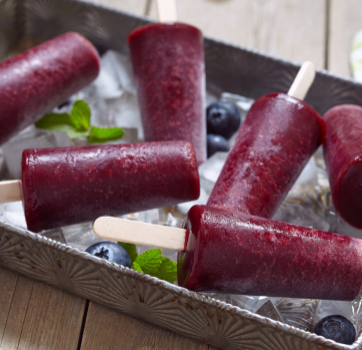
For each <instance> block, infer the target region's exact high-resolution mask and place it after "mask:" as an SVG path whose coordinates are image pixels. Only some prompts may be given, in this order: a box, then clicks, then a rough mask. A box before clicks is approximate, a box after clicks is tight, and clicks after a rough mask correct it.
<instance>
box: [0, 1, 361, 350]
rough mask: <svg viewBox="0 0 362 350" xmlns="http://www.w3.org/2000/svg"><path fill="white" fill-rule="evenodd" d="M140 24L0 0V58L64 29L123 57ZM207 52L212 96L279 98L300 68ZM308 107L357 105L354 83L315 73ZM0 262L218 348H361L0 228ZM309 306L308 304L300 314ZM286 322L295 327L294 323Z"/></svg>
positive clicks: (222, 47) (69, 5)
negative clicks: (276, 95)
mask: <svg viewBox="0 0 362 350" xmlns="http://www.w3.org/2000/svg"><path fill="white" fill-rule="evenodd" d="M146 23H148V20H147V19H146V18H142V17H137V16H133V15H130V14H126V13H123V12H119V11H114V10H111V9H107V8H105V7H101V6H96V5H92V4H89V3H87V2H85V1H81V0H0V59H4V58H6V57H7V56H8V55H9V54H11V53H12V52H14V51H15V50H17V51H21V50H23V49H24V48H26V47H28V46H29V45H33V44H34V43H39V42H42V41H44V40H47V39H49V38H51V37H53V36H55V35H58V34H61V33H63V32H65V31H70V30H73V31H78V32H80V33H82V34H83V35H85V36H87V37H88V38H89V39H90V40H91V41H92V42H93V43H94V44H95V45H96V46H97V48H98V49H99V50H100V51H101V52H102V51H105V50H106V49H113V50H118V51H120V52H127V45H126V38H127V35H128V33H129V32H130V31H131V30H132V29H134V28H136V27H138V26H140V25H143V24H146ZM45 28H46V30H45ZM205 53H206V72H207V83H208V86H209V87H210V88H213V89H216V90H218V91H228V92H232V93H238V94H241V95H244V96H250V97H252V98H257V97H258V96H260V95H263V94H265V93H268V92H273V91H287V90H288V87H289V85H290V83H291V81H292V80H293V78H294V76H295V75H296V73H297V70H298V68H299V66H298V65H297V64H295V63H292V62H289V61H285V60H282V59H278V58H274V57H270V56H268V55H264V54H261V53H258V52H256V51H253V50H249V49H245V48H240V47H236V46H232V45H229V44H226V43H223V42H220V41H216V40H213V39H210V38H206V39H205ZM307 102H309V103H310V104H312V105H313V106H314V107H315V108H316V109H317V110H318V111H319V112H320V113H323V112H324V111H325V110H327V109H328V108H330V107H331V106H333V105H336V104H340V103H356V104H359V105H362V85H361V84H358V83H356V82H354V81H352V80H349V79H346V78H342V77H338V76H334V75H332V74H329V73H327V72H325V71H319V72H318V74H317V79H316V81H315V83H314V84H313V86H312V89H311V90H310V93H309V94H308V96H307ZM312 197H313V196H312ZM313 198H314V201H315V205H316V206H318V205H320V204H321V203H322V204H323V198H324V197H323V195H322V196H320V197H318V196H317V197H315V196H314V197H313ZM0 263H1V264H2V265H4V266H6V267H8V268H10V269H12V270H15V271H17V272H19V273H22V274H24V275H27V276H29V277H32V278H35V279H38V280H40V281H43V282H45V283H48V284H51V285H54V286H58V287H60V288H62V289H65V290H68V291H69V292H72V293H75V294H78V295H80V296H83V297H85V298H89V299H90V300H93V301H96V302H98V303H100V304H103V305H106V306H109V307H111V308H114V309H117V310H119V311H121V312H125V313H127V314H129V315H133V316H136V317H139V318H141V319H144V320H146V321H149V322H151V323H154V324H157V325H159V326H162V327H165V328H167V329H170V330H173V331H175V332H178V333H180V334H183V335H185V336H188V337H191V338H194V339H197V340H199V341H202V342H206V343H209V344H212V345H214V346H216V347H219V348H223V349H249V350H251V349H253V350H254V349H255V350H256V349H265V350H267V349H268V350H284V349H285V350H291V349H295V350H302V349H303V350H305V349H309V350H314V349H340V350H342V349H345V350H347V349H362V344H361V343H362V337H361V336H360V337H359V338H358V340H357V341H356V342H355V343H354V345H353V346H344V345H341V344H337V343H335V342H333V341H330V340H326V339H324V338H322V337H319V336H316V335H315V334H312V333H309V332H307V331H304V330H302V329H301V328H296V327H293V326H290V325H287V324H283V323H280V322H277V321H274V320H271V319H269V318H266V317H263V316H260V315H256V314H253V313H251V312H248V311H246V310H243V309H240V308H238V307H236V306H232V305H230V304H226V303H223V302H221V301H218V300H215V299H212V298H209V297H206V296H203V295H200V294H197V293H193V292H190V291H187V290H185V289H183V288H180V287H178V286H175V285H172V284H169V283H167V282H163V281H160V280H158V279H156V278H153V277H150V276H147V275H144V274H140V273H138V272H136V271H133V270H130V269H128V268H124V267H121V266H118V265H115V264H112V263H109V262H107V261H104V260H101V259H98V258H96V257H93V256H90V255H88V254H86V253H84V252H80V251H79V250H77V249H73V248H71V247H69V246H66V245H64V244H61V243H59V242H56V241H54V240H51V239H48V238H46V237H43V236H40V235H37V234H33V233H31V232H28V231H24V230H20V229H17V228H15V227H12V226H10V225H7V224H4V223H1V222H0ZM280 303H281V304H282V301H280ZM279 307H280V309H281V310H282V312H283V311H284V312H283V316H284V317H285V318H286V319H288V310H290V309H291V308H293V307H294V306H293V305H291V304H288V302H286V303H285V304H283V305H279ZM313 307H314V306H313V304H310V305H307V312H308V310H309V309H311V308H313ZM288 321H289V323H290V324H293V322H295V323H294V324H296V325H298V326H299V327H302V326H301V325H299V324H298V321H296V320H293V319H292V318H289V319H288ZM305 328H308V326H307V325H306V326H305Z"/></svg>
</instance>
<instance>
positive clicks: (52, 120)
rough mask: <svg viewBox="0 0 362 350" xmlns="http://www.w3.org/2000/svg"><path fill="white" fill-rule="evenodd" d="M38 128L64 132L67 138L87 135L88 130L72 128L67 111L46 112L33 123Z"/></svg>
mask: <svg viewBox="0 0 362 350" xmlns="http://www.w3.org/2000/svg"><path fill="white" fill-rule="evenodd" d="M35 126H36V127H37V128H38V129H44V130H50V131H58V132H65V133H66V134H67V135H68V137H69V138H71V139H74V138H77V137H86V136H88V134H89V133H88V131H86V132H84V131H82V132H79V131H77V130H75V129H74V127H73V124H72V120H71V118H70V115H69V114H67V113H59V114H58V113H51V114H46V115H45V116H44V117H43V118H41V119H40V120H38V121H37V122H36V123H35Z"/></svg>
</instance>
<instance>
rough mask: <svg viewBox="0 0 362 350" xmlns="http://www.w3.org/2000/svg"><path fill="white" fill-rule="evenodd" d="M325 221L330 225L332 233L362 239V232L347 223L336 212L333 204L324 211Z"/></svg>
mask: <svg viewBox="0 0 362 350" xmlns="http://www.w3.org/2000/svg"><path fill="white" fill-rule="evenodd" d="M324 220H325V221H327V222H328V223H329V224H330V230H329V231H330V232H335V233H339V234H342V235H346V236H351V237H358V238H361V239H362V230H360V229H358V228H355V227H353V226H351V225H349V224H348V223H347V222H345V221H344V220H343V219H342V218H341V217H340V216H339V215H338V214H337V212H336V209H335V208H334V206H333V204H331V205H330V206H328V207H327V208H326V209H325V211H324Z"/></svg>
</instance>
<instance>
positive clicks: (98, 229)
mask: <svg viewBox="0 0 362 350" xmlns="http://www.w3.org/2000/svg"><path fill="white" fill-rule="evenodd" d="M109 219H110V217H108V216H100V217H99V218H98V219H96V221H94V224H93V231H94V233H95V234H96V236H97V237H100V238H103V237H104V235H103V234H102V233H103V232H104V229H105V227H106V226H107V223H108V222H109Z"/></svg>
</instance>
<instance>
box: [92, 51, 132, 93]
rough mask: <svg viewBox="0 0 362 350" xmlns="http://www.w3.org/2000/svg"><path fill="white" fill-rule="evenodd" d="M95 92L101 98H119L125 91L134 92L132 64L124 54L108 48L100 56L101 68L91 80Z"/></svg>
mask: <svg viewBox="0 0 362 350" xmlns="http://www.w3.org/2000/svg"><path fill="white" fill-rule="evenodd" d="M93 86H95V88H96V94H97V96H98V97H99V98H102V99H114V98H119V97H121V95H122V94H123V93H124V92H125V91H127V92H129V93H131V94H133V95H134V94H135V93H136V88H135V84H134V79H133V72H132V64H131V62H130V59H129V57H128V56H126V55H122V54H120V53H118V52H115V51H112V50H109V51H107V52H106V53H105V54H104V55H103V56H102V58H101V70H100V74H99V76H98V78H97V79H96V80H95V81H94V82H93Z"/></svg>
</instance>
